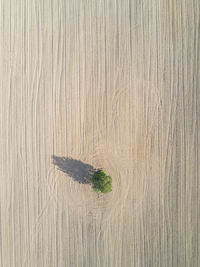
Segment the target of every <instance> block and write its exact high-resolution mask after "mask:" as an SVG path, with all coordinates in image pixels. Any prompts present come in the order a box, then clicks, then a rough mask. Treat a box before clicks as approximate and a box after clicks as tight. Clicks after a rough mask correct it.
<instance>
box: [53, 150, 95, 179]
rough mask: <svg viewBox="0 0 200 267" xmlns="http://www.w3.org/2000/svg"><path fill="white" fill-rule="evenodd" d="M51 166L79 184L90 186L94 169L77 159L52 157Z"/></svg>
mask: <svg viewBox="0 0 200 267" xmlns="http://www.w3.org/2000/svg"><path fill="white" fill-rule="evenodd" d="M52 159H53V164H54V165H56V166H57V167H58V169H59V170H60V171H62V172H64V173H66V174H67V175H69V176H70V177H71V178H73V179H74V180H75V181H77V182H79V183H81V184H90V183H91V180H92V177H93V175H94V173H95V172H96V169H95V168H94V167H93V166H92V165H89V164H87V163H84V162H82V161H80V160H77V159H72V158H65V157H57V156H55V155H53V156H52Z"/></svg>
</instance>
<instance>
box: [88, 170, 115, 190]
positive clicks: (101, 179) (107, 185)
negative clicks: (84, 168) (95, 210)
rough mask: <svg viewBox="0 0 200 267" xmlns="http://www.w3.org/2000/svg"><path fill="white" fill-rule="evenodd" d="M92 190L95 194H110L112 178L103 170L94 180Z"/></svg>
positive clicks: (97, 173) (99, 171)
mask: <svg viewBox="0 0 200 267" xmlns="http://www.w3.org/2000/svg"><path fill="white" fill-rule="evenodd" d="M92 188H93V190H94V191H95V192H99V191H100V192H102V193H108V192H111V191H112V178H111V177H110V176H107V175H106V174H105V172H104V171H103V170H101V169H99V170H97V172H95V174H94V176H93V178H92Z"/></svg>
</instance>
